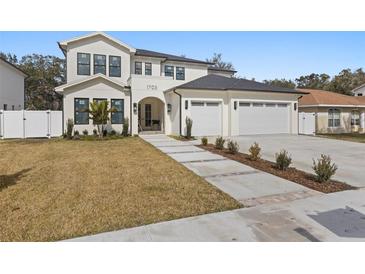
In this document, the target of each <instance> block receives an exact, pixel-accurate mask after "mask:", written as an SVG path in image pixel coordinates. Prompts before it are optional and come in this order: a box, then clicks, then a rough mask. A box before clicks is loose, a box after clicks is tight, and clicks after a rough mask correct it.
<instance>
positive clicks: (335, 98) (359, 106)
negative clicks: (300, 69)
mask: <svg viewBox="0 0 365 274" xmlns="http://www.w3.org/2000/svg"><path fill="white" fill-rule="evenodd" d="M301 90H302V91H305V92H308V93H309V94H307V95H304V96H303V97H302V98H300V99H299V112H309V113H315V116H316V133H351V132H359V133H365V97H361V96H359V97H358V96H356V97H355V96H348V95H343V94H339V93H335V92H330V91H325V90H316V89H301Z"/></svg>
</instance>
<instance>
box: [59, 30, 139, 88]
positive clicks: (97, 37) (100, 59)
mask: <svg viewBox="0 0 365 274" xmlns="http://www.w3.org/2000/svg"><path fill="white" fill-rule="evenodd" d="M58 44H59V47H60V48H61V50H62V51H63V53H64V54H65V56H66V60H67V82H68V83H69V82H74V81H79V80H82V79H85V78H87V77H90V76H92V75H95V74H98V73H101V74H104V75H105V76H107V77H110V78H112V79H113V80H114V81H120V82H122V83H126V82H127V80H128V78H129V76H130V74H131V71H130V68H131V55H134V53H135V52H136V49H135V48H133V47H131V46H129V45H127V44H125V43H123V42H121V41H119V40H117V39H115V38H113V37H111V36H109V35H107V34H105V33H103V32H94V33H91V34H87V35H84V36H80V37H76V38H73V39H69V40H66V41H62V42H59V43H58Z"/></svg>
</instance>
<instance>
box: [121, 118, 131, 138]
mask: <svg viewBox="0 0 365 274" xmlns="http://www.w3.org/2000/svg"><path fill="white" fill-rule="evenodd" d="M128 129H129V119H128V117H126V118H124V123H123V130H122V135H123V136H124V137H127V136H128V135H129V133H128Z"/></svg>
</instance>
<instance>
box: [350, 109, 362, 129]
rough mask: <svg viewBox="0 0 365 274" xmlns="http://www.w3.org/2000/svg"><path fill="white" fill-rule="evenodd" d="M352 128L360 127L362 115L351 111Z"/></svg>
mask: <svg viewBox="0 0 365 274" xmlns="http://www.w3.org/2000/svg"><path fill="white" fill-rule="evenodd" d="M351 126H360V113H359V111H357V110H353V111H351Z"/></svg>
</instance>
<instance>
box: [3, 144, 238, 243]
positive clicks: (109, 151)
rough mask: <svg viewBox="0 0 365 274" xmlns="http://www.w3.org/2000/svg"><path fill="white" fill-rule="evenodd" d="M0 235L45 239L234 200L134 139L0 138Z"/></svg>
mask: <svg viewBox="0 0 365 274" xmlns="http://www.w3.org/2000/svg"><path fill="white" fill-rule="evenodd" d="M0 155H1V158H0V208H1V211H0V240H1V241H51V240H61V239H66V238H72V237H77V236H82V235H88V234H95V233H98V232H104V231H111V230H116V229H121V228H127V227H134V226H139V225H144V224H149V223H155V222H160V221H166V220H172V219H177V218H182V217H188V216H194V215H199V214H205V213H211V212H216V211H224V210H229V209H235V208H238V207H239V204H238V202H236V201H235V200H234V199H232V198H231V197H230V196H228V195H226V194H225V193H223V192H221V191H220V190H218V189H216V188H215V187H213V186H212V185H210V184H209V183H207V182H206V181H205V180H204V179H202V178H200V177H199V176H197V175H195V174H194V173H192V172H190V171H189V170H187V169H186V168H185V167H184V166H182V165H180V164H178V163H177V162H175V161H174V160H172V159H170V158H169V157H168V156H166V155H164V154H163V153H161V152H159V151H158V150H156V149H155V148H153V147H152V146H150V145H149V144H147V143H145V142H144V141H142V140H141V139H140V138H133V137H131V138H125V139H120V140H109V141H99V142H87V141H65V140H51V141H46V140H41V141H40V140H38V141H36V140H35V141H2V142H0Z"/></svg>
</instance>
